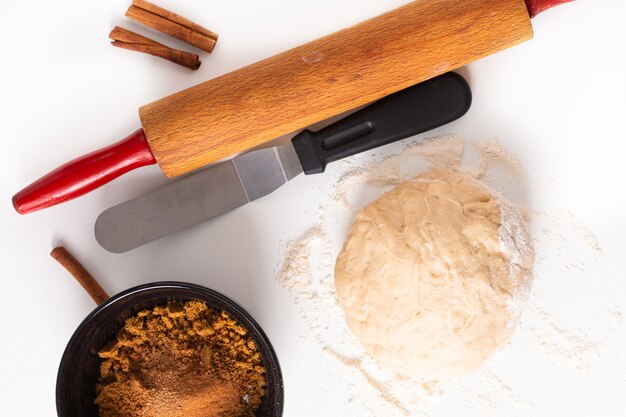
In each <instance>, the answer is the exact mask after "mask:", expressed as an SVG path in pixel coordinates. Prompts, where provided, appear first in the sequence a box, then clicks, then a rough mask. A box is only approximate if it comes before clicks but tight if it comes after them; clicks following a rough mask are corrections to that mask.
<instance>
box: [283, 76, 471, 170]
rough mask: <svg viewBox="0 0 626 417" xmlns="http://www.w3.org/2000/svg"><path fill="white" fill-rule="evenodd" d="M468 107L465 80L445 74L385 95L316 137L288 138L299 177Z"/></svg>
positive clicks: (441, 122)
mask: <svg viewBox="0 0 626 417" xmlns="http://www.w3.org/2000/svg"><path fill="white" fill-rule="evenodd" d="M471 103H472V93H471V90H470V88H469V85H468V84H467V81H465V79H464V78H463V77H461V76H460V75H459V74H456V73H453V72H449V73H446V74H443V75H440V76H438V77H435V78H432V79H430V80H428V81H425V82H423V83H420V84H417V85H414V86H412V87H409V88H407V89H405V90H402V91H399V92H397V93H394V94H391V95H389V96H387V97H385V98H383V99H381V100H379V101H377V102H375V103H374V104H371V105H369V106H367V107H365V108H363V109H361V110H359V111H357V112H356V113H353V114H351V115H350V116H347V117H345V118H344V119H341V120H339V121H338V122H336V123H333V124H332V125H330V126H327V127H325V128H324V129H321V130H319V131H317V132H311V131H310V130H304V131H302V132H301V133H299V134H298V135H297V136H296V137H295V138H293V140H292V143H293V146H294V148H295V149H296V153H297V154H298V158H299V159H300V162H301V164H302V168H303V170H304V173H305V174H318V173H321V172H324V170H325V169H326V164H328V163H329V162H333V161H337V160H339V159H342V158H345V157H347V156H352V155H355V154H357V153H361V152H365V151H367V150H370V149H374V148H377V147H379V146H383V145H386V144H388V143H392V142H395V141H398V140H400V139H405V138H408V137H411V136H414V135H417V134H419V133H423V132H426V131H428V130H431V129H434V128H437V127H439V126H442V125H444V124H446V123H450V122H452V121H454V120H456V119H458V118H459V117H461V116H463V115H464V114H465V113H466V112H467V111H468V110H469V108H470V105H471Z"/></svg>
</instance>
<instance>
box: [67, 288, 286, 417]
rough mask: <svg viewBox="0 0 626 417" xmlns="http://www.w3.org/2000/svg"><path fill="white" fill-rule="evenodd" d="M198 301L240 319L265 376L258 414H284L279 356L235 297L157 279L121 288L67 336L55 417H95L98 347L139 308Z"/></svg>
mask: <svg viewBox="0 0 626 417" xmlns="http://www.w3.org/2000/svg"><path fill="white" fill-rule="evenodd" d="M188 300H200V301H204V302H206V303H207V305H208V306H209V307H212V308H214V309H216V310H221V311H225V312H226V313H228V314H230V315H231V317H233V318H234V319H235V320H237V321H238V322H239V324H241V325H242V326H243V327H244V328H245V329H246V330H248V334H249V335H250V336H251V337H252V338H253V339H254V341H255V342H256V345H257V348H258V349H259V352H260V353H261V358H262V362H263V366H265V369H266V374H265V380H266V387H265V390H266V394H265V395H264V396H263V399H262V402H261V406H260V407H259V410H258V411H257V414H256V415H257V416H258V417H280V416H282V414H283V377H282V374H281V372H280V366H279V364H278V358H277V357H276V353H275V352H274V349H273V348H272V345H271V344H270V341H269V340H268V338H267V336H266V335H265V333H263V330H261V327H260V326H259V325H258V324H257V323H256V321H254V319H253V318H252V316H250V314H248V313H247V312H246V311H245V310H244V309H243V308H241V307H240V306H239V305H237V304H236V303H235V302H234V301H232V300H230V299H229V298H227V297H225V296H223V295H222V294H220V293H217V292H215V291H213V290H210V289H208V288H204V287H201V286H199V285H194V284H188V283H183V282H156V283H152V284H147V285H141V286H138V287H134V288H131V289H129V290H126V291H124V292H121V293H119V294H117V295H115V296H113V297H111V298H110V299H109V300H107V301H106V302H105V303H103V304H102V305H100V306H98V307H97V308H96V309H95V310H94V311H93V312H92V313H91V314H89V316H87V318H86V319H85V320H83V322H82V323H81V324H80V326H78V328H77V329H76V331H75V332H74V335H73V336H72V338H71V339H70V341H69V343H68V345H67V347H66V348H65V352H64V353H63V358H62V359H61V365H60V366H59V373H58V375H57V387H56V401H57V414H58V416H59V417H96V416H97V415H98V408H97V407H96V405H95V404H94V400H95V398H96V383H97V382H98V377H99V375H100V358H99V357H98V351H99V350H100V349H101V348H102V347H103V346H104V345H105V344H106V343H107V342H108V341H110V340H111V339H113V338H114V337H115V335H116V334H117V332H118V331H119V330H120V329H121V328H122V327H123V326H124V322H125V321H126V319H128V318H129V317H132V316H134V315H135V314H137V313H138V312H139V311H141V310H144V309H147V308H152V307H154V306H156V305H163V304H165V303H167V302H168V301H188Z"/></svg>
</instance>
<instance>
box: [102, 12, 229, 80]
mask: <svg viewBox="0 0 626 417" xmlns="http://www.w3.org/2000/svg"><path fill="white" fill-rule="evenodd" d="M126 16H127V17H129V18H130V19H133V20H135V21H137V22H139V23H142V24H144V25H146V26H149V27H151V28H153V29H156V30H158V31H160V32H163V33H165V34H167V35H169V36H173V37H175V38H177V39H180V40H182V41H183V42H186V43H188V44H190V45H193V46H195V47H197V48H199V49H201V50H203V51H206V52H209V53H210V52H212V51H213V48H215V44H216V42H217V38H218V35H217V34H216V33H214V32H212V31H210V30H208V29H206V28H204V27H202V26H200V25H198V24H196V23H194V22H192V21H191V20H189V19H186V18H184V17H182V16H180V15H177V14H176V13H172V12H170V11H168V10H166V9H163V8H162V7H159V6H157V5H155V4H152V3H150V2H148V1H146V0H133V3H132V5H131V6H130V7H129V8H128V10H127V11H126ZM109 38H111V39H112V42H111V44H112V45H113V46H117V47H118V48H123V49H128V50H131V51H138V52H143V53H146V54H150V55H154V56H158V57H160V58H163V59H167V60H168V61H171V62H174V63H176V64H179V65H182V66H184V67H186V68H189V69H192V70H196V69H198V68H199V67H200V59H199V56H198V54H194V53H192V52H187V51H181V50H178V49H174V48H171V47H169V46H167V45H163V44H161V43H159V42H156V41H154V40H152V39H149V38H147V37H145V36H142V35H139V34H137V33H135V32H132V31H130V30H128V29H125V28H122V27H119V26H116V27H115V28H114V29H113V30H112V31H111V33H110V34H109Z"/></svg>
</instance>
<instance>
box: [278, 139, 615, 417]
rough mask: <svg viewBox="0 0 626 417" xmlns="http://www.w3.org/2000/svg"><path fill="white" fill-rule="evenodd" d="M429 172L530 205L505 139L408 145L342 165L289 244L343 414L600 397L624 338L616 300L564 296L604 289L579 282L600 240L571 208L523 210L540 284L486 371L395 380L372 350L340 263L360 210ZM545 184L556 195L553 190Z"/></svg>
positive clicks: (362, 416)
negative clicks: (462, 178) (355, 318)
mask: <svg viewBox="0 0 626 417" xmlns="http://www.w3.org/2000/svg"><path fill="white" fill-rule="evenodd" d="M433 169H447V170H459V171H463V172H466V173H470V174H472V175H473V176H475V177H477V178H480V179H481V180H482V181H484V182H485V183H487V184H488V185H490V186H491V187H493V188H494V189H496V190H497V191H499V192H501V193H502V194H503V195H505V196H507V197H509V198H510V199H511V200H512V201H514V202H516V203H518V204H522V205H523V204H525V203H526V201H525V200H524V198H517V199H516V198H511V196H510V193H508V192H507V191H510V188H513V189H523V188H524V186H525V181H526V178H527V174H526V172H525V170H524V168H523V166H522V164H521V162H520V161H519V159H518V158H516V157H515V156H514V155H512V154H510V153H508V152H507V151H506V150H505V149H503V147H502V146H501V144H500V143H499V142H498V141H490V142H487V143H484V144H477V143H471V142H466V141H464V140H462V139H461V138H459V137H457V136H454V135H444V136H439V137H436V138H432V139H428V140H425V141H420V142H412V143H409V144H407V145H405V146H404V147H403V149H402V151H401V152H400V153H399V154H397V155H391V156H386V157H379V156H377V155H376V154H373V155H372V156H371V157H370V158H366V159H365V160H361V162H345V161H344V162H342V163H341V166H340V169H339V170H340V178H339V180H338V181H337V182H336V183H335V185H334V190H332V192H331V193H329V196H328V200H327V201H323V202H322V204H321V205H320V209H319V221H318V222H317V224H315V225H314V226H312V227H311V229H309V230H308V231H307V232H306V233H305V234H304V235H302V236H300V237H299V238H297V239H295V240H293V241H291V242H289V243H287V244H286V245H285V248H284V261H283V263H282V265H281V266H280V268H279V271H278V274H277V279H278V282H279V283H280V284H281V285H282V286H283V287H285V288H287V289H288V290H289V292H290V293H291V295H292V297H293V298H294V301H295V303H296V304H297V306H298V307H299V311H300V313H301V315H302V318H303V320H304V323H305V324H306V328H307V330H308V336H310V337H312V338H313V339H314V340H315V341H316V342H317V344H318V346H319V348H320V350H321V352H323V355H324V357H325V358H326V360H327V361H328V362H329V363H330V364H332V366H333V367H334V369H336V372H334V375H333V377H332V379H333V380H334V383H335V384H336V385H335V386H336V387H337V390H341V393H339V394H338V393H337V392H334V394H335V395H341V396H342V401H341V402H340V409H339V410H337V415H339V416H355V417H369V416H372V417H374V416H376V417H378V416H425V417H436V416H447V415H451V414H453V413H455V410H458V409H463V410H465V413H464V416H477V417H478V416H480V417H486V416H503V415H506V416H512V417H516V416H520V417H522V416H524V417H528V416H552V415H554V412H555V410H554V409H553V406H554V402H555V401H559V398H560V397H561V396H562V397H563V401H567V398H569V397H571V396H572V395H577V393H580V394H579V395H585V393H589V392H591V391H594V390H602V386H601V385H600V386H598V381H603V378H604V376H605V375H606V374H607V373H608V369H607V367H608V366H610V367H613V366H615V367H617V368H618V369H621V370H622V371H623V372H624V371H626V359H625V358H624V357H623V356H620V354H619V352H616V351H613V350H608V349H605V348H604V344H603V341H604V340H606V339H607V337H611V335H613V334H615V332H624V318H623V313H622V312H621V310H620V309H619V308H618V307H611V304H610V303H609V302H608V301H607V304H606V305H605V307H604V309H600V310H597V304H598V303H597V302H596V303H594V305H595V306H596V307H595V308H596V310H597V311H593V312H592V313H593V314H589V312H588V311H587V312H585V311H584V309H582V308H576V306H572V304H571V302H570V301H572V300H571V297H568V295H571V294H565V292H568V291H570V290H571V293H576V294H583V295H585V292H586V291H591V290H592V289H593V288H594V287H595V286H596V285H597V283H594V282H589V280H584V279H582V278H583V273H585V272H589V270H590V268H592V272H596V271H597V269H598V266H597V265H598V262H599V260H600V259H601V257H602V249H601V247H600V244H599V242H598V240H597V239H596V238H595V236H594V235H593V233H592V232H591V231H590V230H589V229H588V228H587V227H585V226H584V225H582V224H580V223H578V222H577V221H576V219H575V217H574V216H573V215H572V213H571V212H569V211H567V210H559V211H539V212H533V211H532V210H531V209H528V208H525V207H521V208H522V212H523V213H524V216H525V218H527V220H529V221H530V223H531V230H532V234H533V236H534V239H533V240H534V246H535V251H536V254H537V259H536V265H535V277H534V284H533V285H534V287H533V290H532V293H531V296H530V303H529V304H528V306H527V308H526V309H525V311H524V312H523V313H522V319H521V322H520V326H519V328H518V330H517V332H516V333H515V335H514V336H513V339H512V341H511V342H510V343H509V345H507V346H506V347H505V348H504V349H503V350H502V351H500V352H498V353H496V355H494V357H493V358H492V359H491V360H490V361H489V362H488V363H487V364H486V366H484V367H483V368H482V369H481V370H479V371H478V372H476V373H474V374H472V375H470V376H467V377H463V378H458V379H455V380H449V381H420V380H412V379H410V378H407V377H403V376H399V375H395V374H393V373H392V372H391V371H389V370H386V369H383V368H381V367H379V366H378V365H377V364H376V363H375V362H374V360H373V359H372V358H371V357H369V356H368V355H367V354H365V352H364V351H363V349H362V348H361V346H360V345H359V343H358V341H357V340H356V338H355V337H354V336H353V335H352V334H351V333H350V331H349V329H348V327H347V324H346V321H345V318H344V316H343V311H342V309H341V307H340V306H339V304H338V303H337V301H336V298H335V288H334V283H333V269H334V262H335V257H336V255H337V253H338V252H339V250H340V248H341V245H342V243H343V240H344V238H345V235H346V233H347V230H348V228H349V226H350V224H351V222H352V220H353V218H354V215H355V213H356V212H357V211H358V210H359V209H360V208H361V207H362V206H363V205H365V204H367V203H369V202H370V201H373V200H374V199H376V198H377V197H379V196H380V195H381V194H382V193H384V192H385V191H387V190H389V189H390V188H392V187H394V186H395V185H397V184H399V183H400V182H402V181H404V180H407V179H409V178H412V177H413V176H415V175H417V174H419V173H422V172H425V171H428V170H433ZM547 187H548V188H547V190H546V192H551V191H550V190H551V188H550V187H552V185H550V184H548V186H547ZM520 195H522V196H523V193H522V194H520ZM573 249H579V250H580V251H576V250H573ZM571 253H573V255H572V254H571ZM581 254H582V255H581ZM555 271H556V272H555ZM568 289H569V290H568ZM583 299H584V298H583ZM573 301H575V300H573ZM602 354H610V355H613V356H614V357H612V358H611V359H612V361H613V362H612V363H611V364H610V365H606V360H605V361H600V360H599V357H600V355H602ZM611 371H612V374H614V375H615V378H616V380H615V381H610V382H608V383H611V384H614V385H615V387H617V388H616V390H617V389H619V388H621V389H623V390H626V381H625V380H624V379H623V373H622V374H620V373H619V372H616V371H615V370H614V369H611ZM619 375H622V376H621V377H619ZM619 378H621V379H619ZM329 379H330V378H329ZM563 381H568V382H567V383H565V384H564V383H563ZM585 381H587V383H584V382H585ZM594 384H595V385H594Z"/></svg>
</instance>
